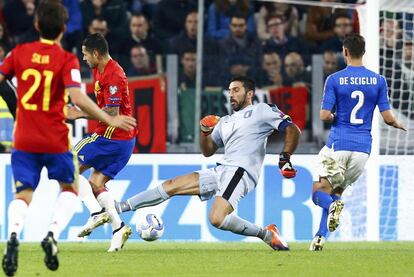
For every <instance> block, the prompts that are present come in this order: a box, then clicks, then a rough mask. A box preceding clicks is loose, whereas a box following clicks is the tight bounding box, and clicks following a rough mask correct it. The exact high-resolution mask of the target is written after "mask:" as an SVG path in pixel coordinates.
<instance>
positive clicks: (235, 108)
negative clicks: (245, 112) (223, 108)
mask: <svg viewBox="0 0 414 277" xmlns="http://www.w3.org/2000/svg"><path fill="white" fill-rule="evenodd" d="M246 97H247V94H245V95H244V98H243V100H242V101H240V102H237V101H236V100H233V101H234V102H231V99H230V104H231V107H232V109H233V111H235V112H238V111H240V110H241V109H242V108H244V107H245V104H246Z"/></svg>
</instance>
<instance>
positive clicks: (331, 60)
mask: <svg viewBox="0 0 414 277" xmlns="http://www.w3.org/2000/svg"><path fill="white" fill-rule="evenodd" d="M338 64H339V60H338V55H337V53H335V52H334V51H331V50H327V51H325V52H324V53H323V79H324V80H326V78H327V77H328V76H329V75H331V74H332V73H335V72H336V71H338V69H339V65H338Z"/></svg>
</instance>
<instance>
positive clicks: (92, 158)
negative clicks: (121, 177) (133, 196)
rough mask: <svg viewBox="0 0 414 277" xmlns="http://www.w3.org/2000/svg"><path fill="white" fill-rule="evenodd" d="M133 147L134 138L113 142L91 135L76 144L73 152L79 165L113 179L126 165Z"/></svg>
mask: <svg viewBox="0 0 414 277" xmlns="http://www.w3.org/2000/svg"><path fill="white" fill-rule="evenodd" d="M134 146H135V138H133V139H130V140H113V139H107V138H104V137H102V136H99V135H97V134H92V135H90V136H86V137H85V138H83V139H82V140H81V141H80V142H78V143H77V144H76V145H75V148H74V150H75V152H76V153H77V154H78V159H79V162H80V163H81V164H83V165H86V166H91V167H93V168H94V169H95V170H97V171H100V172H102V173H103V174H104V175H105V176H108V177H110V178H112V179H113V178H114V177H115V176H116V175H117V174H118V172H119V171H121V169H122V168H124V167H125V165H126V164H127V163H128V161H129V158H130V157H131V154H132V152H133V150H134Z"/></svg>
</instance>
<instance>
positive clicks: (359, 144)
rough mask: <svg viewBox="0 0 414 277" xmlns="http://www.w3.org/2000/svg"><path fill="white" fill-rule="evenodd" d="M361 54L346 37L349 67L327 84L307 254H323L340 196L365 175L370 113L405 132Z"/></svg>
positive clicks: (357, 40) (358, 43)
mask: <svg viewBox="0 0 414 277" xmlns="http://www.w3.org/2000/svg"><path fill="white" fill-rule="evenodd" d="M364 53H365V40H364V38H363V37H362V36H360V35H358V34H351V35H348V36H346V37H345V39H344V42H343V55H344V58H345V60H346V63H347V65H348V66H347V67H346V68H345V69H344V70H341V71H338V72H336V73H334V74H332V75H330V76H328V78H327V79H326V83H325V92H324V96H323V100H322V107H321V111H320V118H321V120H323V121H325V122H329V123H332V128H331V132H330V134H329V138H328V141H327V143H326V146H324V147H323V148H322V149H321V151H320V152H319V161H318V163H319V181H317V182H314V184H313V194H312V200H313V202H314V203H315V204H316V205H318V206H320V207H322V209H323V211H322V218H321V222H320V225H319V230H318V232H317V233H316V235H315V237H314V238H313V240H312V243H311V245H310V247H309V250H311V251H315V250H322V248H323V245H324V243H325V238H326V235H327V234H328V229H329V231H330V232H333V231H335V230H336V228H337V227H338V225H339V215H340V213H341V211H342V209H343V207H344V202H343V201H342V200H341V195H342V193H343V192H344V190H345V189H346V188H347V187H348V186H349V185H352V183H354V182H355V181H356V180H357V179H358V178H359V176H360V175H361V174H362V172H363V171H364V167H365V163H366V161H367V160H368V157H369V154H370V152H371V142H372V137H371V125H372V116H373V113H374V110H375V107H376V106H378V108H379V111H380V112H381V115H382V117H383V119H384V122H385V123H386V124H388V125H390V126H393V127H394V128H398V129H402V130H405V128H404V126H403V125H402V124H401V123H400V122H398V121H397V120H396V118H395V117H394V115H393V113H392V111H391V106H390V103H389V99H388V88H387V82H386V81H385V78H384V77H383V76H381V75H379V74H377V73H375V72H373V71H370V70H368V69H366V68H365V67H364V66H363V64H362V56H363V55H364ZM333 110H336V112H335V113H333Z"/></svg>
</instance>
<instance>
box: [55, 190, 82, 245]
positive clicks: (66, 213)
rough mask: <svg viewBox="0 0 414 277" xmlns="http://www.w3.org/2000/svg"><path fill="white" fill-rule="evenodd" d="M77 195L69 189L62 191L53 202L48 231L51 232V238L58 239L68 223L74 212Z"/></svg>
mask: <svg viewBox="0 0 414 277" xmlns="http://www.w3.org/2000/svg"><path fill="white" fill-rule="evenodd" d="M78 201H79V200H78V197H77V195H76V194H75V193H73V192H71V191H62V192H61V193H60V194H59V195H58V197H57V199H56V202H55V207H54V210H53V216H52V222H51V224H50V226H49V231H50V232H52V233H53V238H54V239H55V240H58V238H59V236H60V233H61V232H62V231H63V230H64V229H65V228H66V226H67V225H68V224H69V221H70V220H71V219H72V217H73V215H74V214H75V207H76V206H77V205H78Z"/></svg>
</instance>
